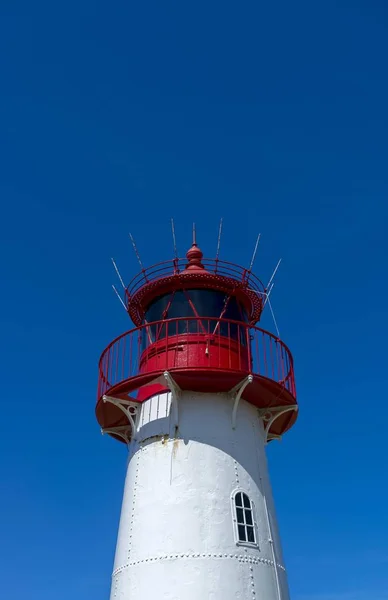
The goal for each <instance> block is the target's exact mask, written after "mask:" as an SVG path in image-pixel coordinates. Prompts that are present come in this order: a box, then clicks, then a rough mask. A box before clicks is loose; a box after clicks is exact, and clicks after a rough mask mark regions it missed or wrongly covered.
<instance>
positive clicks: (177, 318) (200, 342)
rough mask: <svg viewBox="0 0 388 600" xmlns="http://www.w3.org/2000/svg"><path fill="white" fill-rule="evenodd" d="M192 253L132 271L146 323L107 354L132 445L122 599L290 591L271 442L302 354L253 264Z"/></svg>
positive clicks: (110, 414) (106, 378) (111, 415)
mask: <svg viewBox="0 0 388 600" xmlns="http://www.w3.org/2000/svg"><path fill="white" fill-rule="evenodd" d="M186 256H187V258H186V259H174V260H173V261H170V262H166V263H161V264H159V265H156V266H154V267H151V268H150V269H143V270H142V272H141V273H140V274H139V275H138V276H137V277H135V278H134V279H133V280H132V282H131V283H130V284H129V286H128V287H127V288H126V291H125V297H126V306H127V309H128V313H129V315H130V317H131V319H132V321H133V322H134V324H135V328H134V329H132V330H131V331H128V332H127V333H124V334H123V335H121V336H120V337H118V338H116V339H115V340H114V341H113V342H112V343H111V344H110V345H109V346H108V347H107V348H106V350H105V351H104V352H103V354H102V356H101V359H100V363H99V385H98V398H97V408H96V414H97V419H98V421H99V423H100V425H101V427H102V430H103V432H105V433H107V434H110V435H111V436H113V437H114V438H116V439H117V440H119V441H122V442H125V443H126V444H127V445H128V449H129V458H128V468H127V476H126V480H125V490H124V498H123V504H122V511H121V520H120V528H119V534H118V541H117V548H116V557H115V564H114V570H113V577H112V588H111V600H140V599H142V600H154V599H155V598H160V599H161V600H288V599H289V594H288V586H287V576H286V570H285V566H284V562H283V557H282V551H281V545H280V539H279V533H278V526H277V522H276V516H275V510H274V503H273V498H272V492H271V485H270V482H269V478H268V469H267V461H266V455H265V446H266V444H267V443H268V442H269V441H270V440H273V439H274V438H279V437H280V436H282V435H283V433H284V432H285V431H286V430H288V429H289V428H290V427H291V425H292V424H293V423H294V422H295V419H296V414H297V412H296V410H297V405H296V398H295V396H296V394H295V383H294V373H293V362H292V357H291V354H290V352H289V350H288V348H287V347H286V346H285V345H284V344H283V342H281V341H280V340H279V338H278V337H276V336H274V335H272V334H271V333H268V332H267V331H264V330H262V329H260V328H259V327H257V326H256V323H257V322H258V321H259V319H260V315H261V312H262V309H263V305H264V302H265V298H266V294H267V290H266V289H265V288H264V286H263V285H262V283H261V282H260V280H259V279H258V278H257V277H255V276H254V275H253V274H252V273H251V271H250V270H246V269H243V268H241V267H238V266H236V265H233V264H231V263H225V262H222V261H220V260H218V258H217V259H215V260H208V259H203V256H202V252H201V251H200V249H199V248H198V246H197V245H196V244H195V243H194V244H193V246H192V248H191V249H190V250H189V251H188V253H187V255H186Z"/></svg>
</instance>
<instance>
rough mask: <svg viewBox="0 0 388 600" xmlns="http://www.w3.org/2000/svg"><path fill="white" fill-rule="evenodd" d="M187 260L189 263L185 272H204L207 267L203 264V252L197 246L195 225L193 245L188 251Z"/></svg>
mask: <svg viewBox="0 0 388 600" xmlns="http://www.w3.org/2000/svg"><path fill="white" fill-rule="evenodd" d="M186 258H187V260H188V261H189V262H188V263H187V265H186V269H185V271H204V270H205V267H204V266H203V264H202V263H201V260H202V258H203V252H202V250H201V249H200V248H198V246H197V240H196V233H195V223H193V245H192V246H191V248H190V249H189V250H188V251H187V254H186Z"/></svg>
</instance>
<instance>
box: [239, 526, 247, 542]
mask: <svg viewBox="0 0 388 600" xmlns="http://www.w3.org/2000/svg"><path fill="white" fill-rule="evenodd" d="M238 539H239V542H246V541H247V538H246V534H245V527H244V525H239V526H238Z"/></svg>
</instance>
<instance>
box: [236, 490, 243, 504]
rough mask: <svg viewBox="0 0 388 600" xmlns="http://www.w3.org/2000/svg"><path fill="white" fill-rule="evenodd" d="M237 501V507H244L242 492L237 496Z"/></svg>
mask: <svg viewBox="0 0 388 600" xmlns="http://www.w3.org/2000/svg"><path fill="white" fill-rule="evenodd" d="M235 501H236V506H242V505H243V503H242V493H241V492H238V494H236V498H235Z"/></svg>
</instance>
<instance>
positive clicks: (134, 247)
mask: <svg viewBox="0 0 388 600" xmlns="http://www.w3.org/2000/svg"><path fill="white" fill-rule="evenodd" d="M129 237H130V238H131V242H132V246H133V249H134V251H135V254H136V258H137V260H138V261H139V265H140V268H141V270H142V271H144V267H143V263H142V262H141V258H140V256H139V253H138V251H137V248H136V244H135V240H134V239H133V236H132V233H130V234H129Z"/></svg>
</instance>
